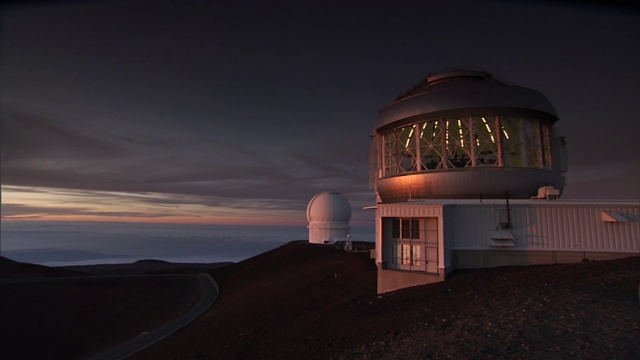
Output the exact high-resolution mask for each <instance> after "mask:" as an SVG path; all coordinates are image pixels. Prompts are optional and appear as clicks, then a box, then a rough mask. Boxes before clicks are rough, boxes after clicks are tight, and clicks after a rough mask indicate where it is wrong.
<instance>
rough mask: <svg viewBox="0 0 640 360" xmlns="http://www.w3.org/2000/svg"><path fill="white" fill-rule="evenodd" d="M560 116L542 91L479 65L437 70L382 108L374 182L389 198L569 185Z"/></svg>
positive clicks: (381, 196)
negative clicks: (511, 81) (498, 76)
mask: <svg viewBox="0 0 640 360" xmlns="http://www.w3.org/2000/svg"><path fill="white" fill-rule="evenodd" d="M556 121H558V115H557V112H556V110H555V108H554V107H553V105H552V104H551V102H549V100H548V99H547V98H546V97H545V96H544V95H543V94H541V93H539V92H537V91H535V90H531V89H527V88H524V87H520V86H515V85H510V84H507V83H506V82H504V81H502V80H498V79H496V78H495V77H494V76H493V75H492V74H490V73H488V72H486V71H480V70H476V69H473V70H470V69H456V70H451V71H444V72H439V73H434V74H432V75H429V76H427V78H426V79H425V80H423V81H421V82H420V83H418V84H417V85H415V86H413V87H411V88H409V89H408V90H406V91H405V92H403V93H402V94H401V95H400V96H398V97H397V98H396V99H395V100H394V101H393V102H392V103H391V104H389V105H387V106H386V107H384V108H383V109H382V110H380V111H379V114H378V118H377V120H376V122H375V124H374V128H373V132H372V136H371V139H372V143H371V156H370V166H371V167H370V173H371V183H372V184H373V187H374V189H375V191H376V193H377V195H378V200H379V201H383V202H389V201H406V200H412V199H438V198H443V199H444V198H449V199H451V198H462V199H465V198H483V197H484V198H502V197H505V196H506V194H507V193H508V196H509V197H512V198H529V197H531V196H534V195H536V193H537V191H538V188H540V187H542V186H553V187H555V188H557V189H559V190H562V188H563V187H564V176H563V175H562V173H563V172H565V171H566V167H567V164H566V153H565V148H564V141H563V139H562V138H560V137H557V136H556V135H555V133H554V129H553V125H554V123H555V122H556Z"/></svg>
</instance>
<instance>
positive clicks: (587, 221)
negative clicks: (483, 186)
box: [444, 201, 640, 253]
mask: <svg viewBox="0 0 640 360" xmlns="http://www.w3.org/2000/svg"><path fill="white" fill-rule="evenodd" d="M445 207H446V210H445V214H446V216H445V219H444V220H445V227H444V229H445V231H446V232H447V233H446V238H445V240H446V242H445V246H446V247H447V249H448V250H490V249H496V248H495V247H492V246H491V245H490V244H489V232H490V231H491V230H497V229H500V223H501V222H506V221H507V216H506V212H507V207H506V204H501V205H499V204H484V205H483V204H468V205H467V204H453V205H445ZM509 208H510V212H511V216H510V217H511V225H512V229H511V232H512V234H513V235H514V236H515V239H514V241H513V243H514V245H515V246H513V247H509V248H500V249H502V250H510V249H513V250H551V251H569V250H571V251H603V252H626V253H640V205H637V204H630V205H606V204H604V205H599V204H584V205H583V204H554V203H553V202H552V201H550V202H540V203H539V204H536V203H532V204H513V205H510V207H509ZM602 212H616V213H618V214H620V215H622V216H623V217H624V218H626V219H627V220H628V221H627V222H606V221H603V220H602Z"/></svg>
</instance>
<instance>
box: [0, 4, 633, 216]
mask: <svg viewBox="0 0 640 360" xmlns="http://www.w3.org/2000/svg"><path fill="white" fill-rule="evenodd" d="M2 16H3V18H2V26H3V28H2V34H3V41H2V52H1V55H2V67H1V69H0V71H1V73H0V74H1V76H2V82H1V84H0V86H1V89H0V90H1V95H2V108H1V109H0V115H1V117H2V144H1V145H2V164H1V165H2V169H1V170H2V184H3V186H7V185H13V186H38V187H49V188H64V189H77V190H81V191H84V192H87V191H89V192H90V191H97V192H111V193H112V192H130V193H133V194H160V195H157V196H149V197H148V198H145V199H146V200H145V201H159V202H165V201H166V202H172V203H173V205H172V206H178V205H179V204H185V203H186V204H198V205H202V206H205V207H207V206H208V207H210V208H211V209H213V208H215V209H221V208H223V207H226V208H228V209H230V210H229V211H236V210H239V209H242V208H244V207H248V208H251V209H256V210H269V209H272V208H277V209H279V210H285V211H288V210H292V211H298V212H299V213H300V214H301V215H300V217H302V218H303V217H304V215H303V214H302V212H303V210H304V208H305V207H306V203H307V202H308V200H309V199H310V198H311V197H312V196H313V195H314V194H315V193H317V192H320V191H327V190H331V191H340V192H343V193H345V195H347V197H348V198H349V199H350V200H351V201H352V205H354V209H356V210H357V209H359V208H360V207H362V206H364V205H368V204H370V203H372V202H373V194H372V192H371V190H370V189H369V188H368V146H369V132H370V130H371V126H372V125H373V122H374V120H375V117H376V112H377V110H378V109H380V108H382V107H383V106H385V105H386V104H388V103H389V102H390V101H391V100H392V99H393V98H395V96H396V95H398V94H399V93H400V92H401V91H402V90H404V89H406V88H408V87H410V86H411V85H412V84H414V83H416V82H418V81H419V80H420V79H422V78H423V77H424V76H425V75H426V74H427V73H429V72H431V71H433V70H435V69H438V68H442V67H449V66H457V65H477V66H482V67H484V68H486V69H487V70H489V71H491V72H494V73H495V74H496V75H497V76H498V77H500V78H504V79H505V80H507V81H508V82H511V83H515V84H518V85H522V86H526V87H531V88H533V89H536V90H538V91H541V92H542V93H543V94H545V95H547V96H548V97H549V99H550V100H551V102H552V103H553V104H554V105H555V106H556V108H557V109H558V112H559V114H560V119H561V120H560V122H559V123H558V129H559V130H560V133H561V134H562V135H565V136H567V138H568V140H569V156H570V159H569V160H570V164H569V166H570V167H569V168H570V172H569V174H568V179H569V180H568V184H569V185H568V187H567V192H566V195H567V196H570V197H591V196H592V195H593V194H596V193H597V194H598V197H617V198H640V189H639V188H637V187H634V185H633V184H635V183H637V182H634V180H637V177H638V175H639V173H640V170H639V169H640V165H638V164H639V162H637V161H634V159H635V156H636V154H637V150H638V147H637V145H636V140H635V139H637V138H638V136H640V126H639V125H638V122H637V121H635V120H634V119H635V113H636V111H635V104H634V102H635V97H636V96H637V86H636V85H635V84H637V82H638V80H640V71H639V69H638V67H637V66H636V64H635V63H636V60H635V59H637V58H638V55H640V54H639V52H640V50H639V49H638V47H637V45H636V44H637V43H638V40H640V30H639V28H638V26H637V21H638V20H639V17H638V12H637V11H635V10H634V9H628V8H625V11H620V8H615V7H614V8H610V7H606V6H593V5H591V6H580V5H578V4H573V3H569V4H556V3H538V2H501V1H497V2H492V1H487V2H475V1H474V2H460V1H455V2H451V3H447V4H442V3H433V2H409V3H406V4H403V6H397V4H394V3H362V4H345V3H343V2H339V3H335V4H334V3H331V2H327V3H325V2H318V3H312V4H301V3H300V4H299V3H297V2H205V1H158V2H154V3H153V4H151V3H148V2H144V1H140V2H138V1H98V2H69V3H60V4H57V5H47V6H44V5H40V4H32V5H31V6H14V7H12V8H9V9H7V11H4V12H3V15H2ZM604 163H607V166H606V167H604V166H602V165H603V164H604ZM573 165H575V168H572V166H573ZM600 168H602V169H605V168H606V171H607V173H608V176H606V177H603V176H602V172H601V171H599V170H598V169H600ZM572 169H575V170H572ZM603 184H606V185H607V186H605V187H604V188H602V185H603ZM614 189H615V190H614ZM621 189H626V190H621ZM101 194H104V193H101ZM110 196H113V194H111V195H110ZM151 198H153V199H155V200H149V199H151ZM140 201H143V200H140ZM200 202H202V203H204V204H200ZM165 205H167V204H165ZM167 206H169V205H167ZM3 209H4V204H3ZM231 209H232V210H231ZM216 211H218V210H216ZM357 216H362V217H368V216H370V215H368V214H367V215H357Z"/></svg>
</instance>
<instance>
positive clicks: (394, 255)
mask: <svg viewBox="0 0 640 360" xmlns="http://www.w3.org/2000/svg"><path fill="white" fill-rule="evenodd" d="M385 224H386V225H387V226H390V227H391V229H390V230H391V231H383V233H384V234H385V236H384V237H385V239H383V241H384V242H385V243H386V244H387V246H385V248H387V249H389V250H390V251H387V255H386V256H385V255H383V256H385V257H386V259H385V260H386V264H387V266H388V267H390V268H395V269H400V270H409V271H422V272H432V273H437V272H438V219H437V218H388V219H385V220H383V227H384V226H385Z"/></svg>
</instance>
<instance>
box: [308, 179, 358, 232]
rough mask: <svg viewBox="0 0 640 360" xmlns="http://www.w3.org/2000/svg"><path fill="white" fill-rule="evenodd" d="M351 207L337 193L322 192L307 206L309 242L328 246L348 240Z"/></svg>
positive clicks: (345, 199)
mask: <svg viewBox="0 0 640 360" xmlns="http://www.w3.org/2000/svg"><path fill="white" fill-rule="evenodd" d="M350 220H351V205H350V204H349V201H348V200H347V198H345V197H344V196H343V195H341V194H340V193H337V192H322V193H319V194H317V195H316V196H314V197H313V198H311V201H309V205H307V221H308V222H309V226H308V229H309V242H310V243H313V244H328V243H334V242H336V241H346V240H347V239H349V233H350V231H351V227H350V226H349V221H350Z"/></svg>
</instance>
